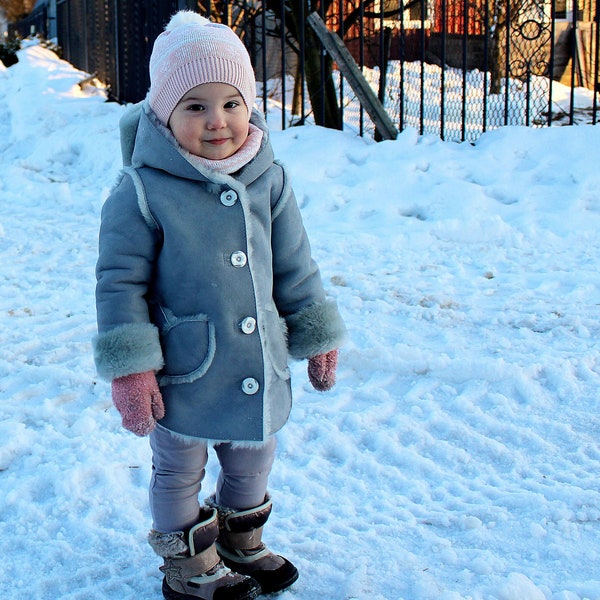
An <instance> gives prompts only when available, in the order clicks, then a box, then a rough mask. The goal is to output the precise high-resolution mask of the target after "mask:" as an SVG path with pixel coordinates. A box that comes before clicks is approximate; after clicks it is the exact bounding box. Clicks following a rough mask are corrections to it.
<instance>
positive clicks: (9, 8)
mask: <svg viewBox="0 0 600 600" xmlns="http://www.w3.org/2000/svg"><path fill="white" fill-rule="evenodd" d="M34 4H35V0H0V10H2V11H4V14H5V15H6V19H7V20H8V22H9V23H15V22H17V21H18V20H19V19H22V18H23V17H25V16H27V15H28V14H29V13H30V12H31V11H32V10H33V5H34Z"/></svg>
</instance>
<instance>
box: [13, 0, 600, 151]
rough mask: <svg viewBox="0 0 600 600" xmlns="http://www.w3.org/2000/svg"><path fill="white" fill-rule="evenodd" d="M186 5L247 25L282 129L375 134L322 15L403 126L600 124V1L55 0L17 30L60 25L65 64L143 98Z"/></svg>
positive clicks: (454, 129)
mask: <svg viewBox="0 0 600 600" xmlns="http://www.w3.org/2000/svg"><path fill="white" fill-rule="evenodd" d="M183 8H188V9H192V10H197V11H198V12H200V13H202V14H204V15H207V16H208V15H210V17H211V18H212V19H213V20H218V21H221V22H225V23H227V24H228V25H230V26H231V27H233V28H234V29H236V31H237V32H238V34H239V35H240V36H241V37H242V39H243V40H244V42H245V43H246V46H247V47H248V49H249V51H250V54H251V57H252V59H253V64H254V66H255V71H256V74H257V81H258V82H259V103H261V104H262V107H263V108H266V106H267V102H269V101H271V102H273V103H278V104H279V105H280V107H281V113H282V127H287V126H289V125H290V124H294V123H299V122H304V120H306V119H312V120H314V121H315V122H316V123H318V124H320V125H325V126H329V127H341V126H345V127H352V128H355V129H356V130H357V131H358V132H359V133H360V134H366V135H370V134H373V133H374V125H373V123H372V122H371V121H370V119H369V117H368V116H367V114H366V113H365V110H364V106H361V104H360V101H359V100H358V99H357V97H356V95H355V93H354V91H353V89H351V86H350V85H349V84H348V82H347V81H346V80H345V78H344V77H343V76H342V75H341V74H340V70H339V69H338V67H339V66H341V65H337V64H336V63H334V61H333V60H332V59H331V57H329V56H328V55H327V53H326V52H325V51H324V50H323V46H322V45H321V42H320V40H319V39H318V38H317V36H316V35H315V32H314V31H313V30H312V29H311V28H310V26H309V25H308V21H307V17H308V15H309V14H310V13H312V12H317V13H318V14H319V15H320V16H321V18H322V20H323V21H324V22H325V23H326V25H327V27H328V29H329V30H330V31H332V32H334V33H335V34H336V35H338V36H339V37H340V38H341V39H343V41H344V44H345V45H346V47H347V48H348V49H349V51H350V52H351V54H352V56H353V58H354V60H355V62H356V63H357V64H358V66H359V67H360V69H361V71H362V73H363V74H364V76H365V78H366V79H367V80H368V81H369V83H370V84H371V86H372V88H373V90H374V91H375V93H376V95H377V96H378V98H379V101H380V102H381V103H382V104H383V106H384V107H385V109H386V111H387V113H388V114H389V116H390V117H391V119H392V121H393V123H394V124H395V126H396V127H397V128H398V129H399V130H403V129H405V128H407V127H414V128H416V129H417V130H418V131H419V132H420V133H422V134H423V133H431V134H434V135H438V136H440V137H442V138H444V139H448V140H475V139H477V137H478V136H479V135H480V134H481V133H482V132H484V131H486V130H488V129H492V128H495V127H501V126H505V125H525V126H532V127H541V126H549V125H552V124H557V123H560V124H576V123H581V122H584V123H596V122H597V121H598V100H599V98H600V96H599V94H600V86H599V81H600V78H599V67H598V65H599V56H598V52H599V41H600V38H599V32H598V15H599V12H600V0H580V1H579V2H578V1H577V0H563V1H562V2H561V1H560V0H548V1H544V0H458V1H451V0H410V1H409V2H399V1H398V0H318V1H316V2H310V0H266V3H265V2H258V1H256V2H250V1H248V0H218V1H214V0H208V2H207V3H204V2H203V1H202V0H201V1H200V2H196V1H194V0H191V1H190V0H170V1H166V0H162V1H158V0H154V1H153V0H48V2H47V3H46V4H42V5H41V6H39V8H37V9H36V11H35V12H34V13H33V14H32V15H30V16H29V17H28V18H27V19H24V20H23V21H21V22H19V23H17V24H14V25H13V27H12V30H13V32H18V33H20V34H21V35H22V36H27V35H30V34H31V33H34V32H36V33H37V32H39V33H42V34H46V35H48V33H49V32H52V31H54V32H55V35H56V38H57V43H58V45H59V46H60V47H61V48H62V52H63V57H64V58H65V59H66V60H68V61H70V62H71V63H72V64H73V65H75V66H76V67H78V68H80V69H82V70H85V71H86V72H88V73H94V74H96V76H97V77H98V78H99V79H100V80H101V81H103V82H104V83H105V84H106V85H108V86H109V90H110V94H111V96H112V98H114V99H115V100H118V101H120V102H136V101H138V100H140V99H142V98H143V97H144V96H145V94H146V92H147V89H148V85H149V80H148V73H147V65H148V59H149V55H150V51H151V48H152V44H153V41H154V39H155V38H156V36H157V35H158V34H159V33H160V32H161V31H162V29H163V27H164V25H165V24H166V23H167V22H168V20H169V18H170V16H171V15H172V14H173V13H174V12H175V11H177V10H179V9H183ZM381 74H383V77H382V76H381Z"/></svg>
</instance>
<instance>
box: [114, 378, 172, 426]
mask: <svg viewBox="0 0 600 600" xmlns="http://www.w3.org/2000/svg"><path fill="white" fill-rule="evenodd" d="M112 397H113V402H114V403H115V406H116V407H117V410H118V411H119V413H121V417H122V419H123V427H125V429H129V431H131V432H132V433H135V435H139V436H144V435H148V434H149V433H150V432H151V431H152V430H153V429H154V426H155V425H156V421H158V420H160V419H162V418H163V417H164V416H165V407H164V405H163V400H162V395H161V393H160V390H159V389H158V383H157V381H156V375H155V374H154V372H153V371H146V372H145V373H134V374H133V375H125V376H124V377H117V378H116V379H113V382H112Z"/></svg>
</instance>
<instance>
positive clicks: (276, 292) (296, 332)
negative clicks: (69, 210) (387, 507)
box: [94, 103, 345, 441]
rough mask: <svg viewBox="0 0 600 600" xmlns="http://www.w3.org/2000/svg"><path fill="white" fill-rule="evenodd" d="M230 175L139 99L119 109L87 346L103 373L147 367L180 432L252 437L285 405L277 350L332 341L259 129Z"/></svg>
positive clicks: (300, 353)
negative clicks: (253, 147) (200, 158)
mask: <svg viewBox="0 0 600 600" xmlns="http://www.w3.org/2000/svg"><path fill="white" fill-rule="evenodd" d="M252 122H253V123H254V124H255V125H256V126H257V127H260V128H261V129H262V130H263V132H264V136H263V141H262V145H261V148H260V151H259V153H258V154H257V156H256V157H255V158H254V159H252V161H251V162H250V163H248V164H247V165H245V166H244V167H243V168H242V169H240V170H239V171H238V172H237V173H235V174H234V175H231V176H230V175H226V174H223V173H218V172H215V171H210V170H207V169H203V168H202V167H199V166H198V164H197V163H194V161H193V159H191V157H190V156H189V155H187V154H186V152H185V151H184V150H182V149H181V148H180V147H178V145H177V143H176V142H175V141H174V139H169V138H172V136H170V134H169V133H168V131H167V130H165V129H164V128H162V127H161V126H160V125H159V124H158V123H157V121H156V117H155V116H154V115H153V113H152V112H151V111H150V109H149V108H148V107H147V105H146V103H143V104H138V105H135V106H134V107H132V108H130V109H129V111H128V112H127V113H126V114H125V115H124V117H123V119H122V120H121V141H122V148H123V155H124V156H123V159H124V164H125V165H126V167H125V169H124V171H123V174H122V176H121V178H120V180H119V182H118V183H117V185H116V186H115V188H114V189H113V191H112V192H111V194H110V196H109V198H108V199H107V200H106V202H105V204H104V207H103V209H102V223H101V227H100V238H99V258H98V263H97V268H96V275H97V288H96V306H97V315H98V335H97V336H96V338H95V339H94V357H95V361H96V367H97V370H98V373H99V375H100V376H102V377H103V378H105V379H107V380H109V381H110V380H112V379H114V378H116V377H120V376H123V375H128V374H132V373H141V372H144V371H149V370H154V371H156V372H157V377H158V381H159V384H160V386H161V391H162V394H163V399H164V403H165V411H166V415H165V417H164V419H162V420H161V421H160V425H162V426H164V427H166V428H167V429H169V430H171V431H174V432H176V433H178V434H181V435H184V436H192V437H196V438H202V439H210V440H223V441H236V440H239V441H263V440H265V439H266V438H267V437H268V436H269V435H271V434H273V433H274V432H276V431H277V430H279V429H280V428H281V427H282V426H283V425H284V423H285V422H286V420H287V418H288V416H289V412H290V409H291V404H292V399H291V387H290V372H289V368H288V358H289V356H291V357H293V358H298V359H301V358H308V357H311V356H315V355H317V354H321V353H324V352H328V351H329V350H332V349H334V348H337V347H339V345H340V344H341V343H342V341H343V338H344V336H345V327H344V324H343V322H342V319H341V317H340V315H339V312H338V310H337V307H336V305H335V303H333V302H331V301H328V300H326V298H325V293H324V290H323V286H322V282H321V278H320V275H319V270H318V268H317V265H316V264H315V262H314V261H313V259H312V258H311V254H310V247H309V242H308V239H307V236H306V232H305V230H304V227H303V225H302V219H301V216H300V211H299V209H298V206H297V203H296V200H295V198H294V194H293V191H292V189H291V187H290V185H289V179H288V176H287V174H286V171H285V169H284V168H283V167H282V166H281V165H280V164H278V163H277V162H275V161H274V157H273V151H272V148H271V144H270V141H269V134H268V130H267V127H266V125H265V123H264V120H263V118H262V116H261V115H259V114H258V113H257V112H256V111H255V112H254V114H253V115H252Z"/></svg>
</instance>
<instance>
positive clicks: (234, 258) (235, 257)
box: [231, 250, 248, 267]
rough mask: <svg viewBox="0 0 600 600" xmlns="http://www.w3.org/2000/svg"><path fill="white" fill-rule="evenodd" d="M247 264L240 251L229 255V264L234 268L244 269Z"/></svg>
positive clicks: (244, 256) (246, 259)
mask: <svg viewBox="0 0 600 600" xmlns="http://www.w3.org/2000/svg"><path fill="white" fill-rule="evenodd" d="M247 262H248V258H247V257H246V255H245V254H244V253H243V252H242V251H241V250H238V251H237V252H234V253H233V254H232V255H231V264H232V265H233V266H234V267H245V266H246V263H247Z"/></svg>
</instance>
